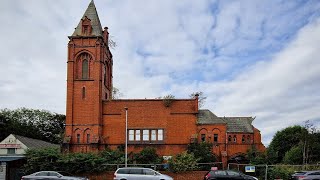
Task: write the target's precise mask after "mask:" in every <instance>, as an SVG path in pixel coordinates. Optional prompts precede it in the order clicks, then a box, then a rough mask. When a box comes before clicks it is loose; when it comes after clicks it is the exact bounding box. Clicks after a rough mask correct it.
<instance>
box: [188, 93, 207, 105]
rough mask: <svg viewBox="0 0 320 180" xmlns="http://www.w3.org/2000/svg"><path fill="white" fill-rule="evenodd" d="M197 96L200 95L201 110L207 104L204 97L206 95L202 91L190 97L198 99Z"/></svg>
mask: <svg viewBox="0 0 320 180" xmlns="http://www.w3.org/2000/svg"><path fill="white" fill-rule="evenodd" d="M196 95H198V103H199V108H201V107H203V105H204V104H205V102H206V99H207V97H206V96H204V93H203V92H202V91H199V92H193V93H192V94H190V95H189V97H190V98H196Z"/></svg>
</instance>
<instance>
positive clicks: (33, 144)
mask: <svg viewBox="0 0 320 180" xmlns="http://www.w3.org/2000/svg"><path fill="white" fill-rule="evenodd" d="M14 137H16V138H17V139H18V140H19V141H21V142H22V143H23V144H24V145H26V146H27V147H28V148H29V149H39V148H49V147H56V148H58V147H60V145H58V144H52V143H49V142H46V141H42V140H39V139H32V138H28V137H24V136H19V135H14Z"/></svg>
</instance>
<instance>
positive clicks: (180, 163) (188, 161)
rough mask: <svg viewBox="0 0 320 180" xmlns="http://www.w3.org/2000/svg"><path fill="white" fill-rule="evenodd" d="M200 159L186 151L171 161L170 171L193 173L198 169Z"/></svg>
mask: <svg viewBox="0 0 320 180" xmlns="http://www.w3.org/2000/svg"><path fill="white" fill-rule="evenodd" d="M197 161H198V159H197V158H195V156H194V155H193V153H187V152H186V151H185V152H183V153H181V154H178V155H176V156H175V157H173V158H171V159H169V166H170V170H171V171H173V172H183V171H192V170H196V169H198V166H197Z"/></svg>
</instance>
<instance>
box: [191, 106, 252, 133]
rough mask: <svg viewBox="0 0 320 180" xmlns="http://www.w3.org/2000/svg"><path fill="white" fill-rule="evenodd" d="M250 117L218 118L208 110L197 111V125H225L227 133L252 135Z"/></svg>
mask: <svg viewBox="0 0 320 180" xmlns="http://www.w3.org/2000/svg"><path fill="white" fill-rule="evenodd" d="M252 121H253V118H252V117H218V116H216V115H215V114H213V113H212V112H211V111H210V110H208V109H202V110H199V113H198V121H197V124H198V125H206V124H226V125H227V132H235V133H237V132H244V133H253V126H252Z"/></svg>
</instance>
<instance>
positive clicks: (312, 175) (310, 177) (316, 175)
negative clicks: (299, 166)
mask: <svg viewBox="0 0 320 180" xmlns="http://www.w3.org/2000/svg"><path fill="white" fill-rule="evenodd" d="M300 179H301V180H318V179H320V171H308V172H306V173H305V174H303V175H302V176H301V177H300Z"/></svg>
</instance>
